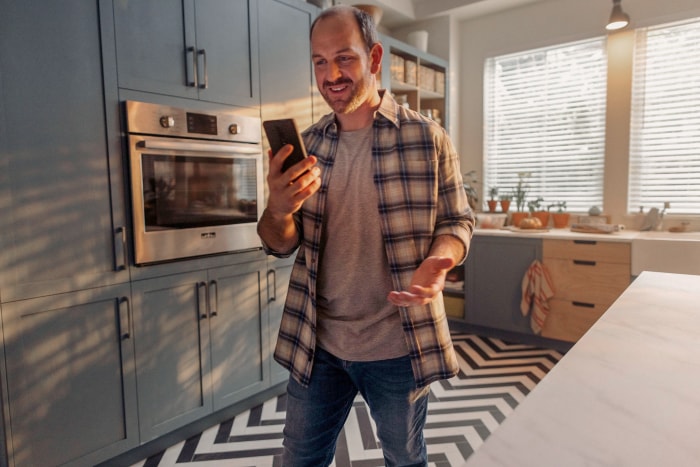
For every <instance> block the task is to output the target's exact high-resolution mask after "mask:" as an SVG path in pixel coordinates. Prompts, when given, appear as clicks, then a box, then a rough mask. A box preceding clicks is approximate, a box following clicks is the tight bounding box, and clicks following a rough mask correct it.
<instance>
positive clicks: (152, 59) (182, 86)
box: [113, 0, 259, 107]
mask: <svg viewBox="0 0 700 467" xmlns="http://www.w3.org/2000/svg"><path fill="white" fill-rule="evenodd" d="M113 5H114V32H115V38H116V55H117V68H118V77H119V87H120V88H122V89H129V90H134V91H144V92H149V93H155V94H163V95H168V96H176V97H185V98H190V99H199V100H203V101H208V102H216V103H221V104H228V105H238V106H249V107H257V106H258V105H259V80H258V60H257V56H258V53H257V44H256V40H257V39H256V38H257V29H256V24H257V21H256V17H257V1H256V0H235V1H231V0H157V1H155V0H152V1H136V2H135V1H132V2H125V1H120V0H115V1H114V2H113Z"/></svg>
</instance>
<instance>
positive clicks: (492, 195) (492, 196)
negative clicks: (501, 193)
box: [489, 187, 498, 201]
mask: <svg viewBox="0 0 700 467" xmlns="http://www.w3.org/2000/svg"><path fill="white" fill-rule="evenodd" d="M497 196H498V188H496V187H494V188H490V189H489V199H490V200H491V201H496V197H497Z"/></svg>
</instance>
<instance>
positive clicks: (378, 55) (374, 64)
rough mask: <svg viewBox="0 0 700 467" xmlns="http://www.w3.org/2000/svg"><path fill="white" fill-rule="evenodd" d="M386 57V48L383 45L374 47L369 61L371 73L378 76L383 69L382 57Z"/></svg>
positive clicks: (370, 52)
mask: <svg viewBox="0 0 700 467" xmlns="http://www.w3.org/2000/svg"><path fill="white" fill-rule="evenodd" d="M383 56H384V47H382V44H380V43H379V42H377V43H376V44H374V45H373V46H372V48H371V49H370V51H369V60H370V68H369V70H370V72H371V73H372V74H373V75H376V74H377V73H379V70H381V69H382V57H383Z"/></svg>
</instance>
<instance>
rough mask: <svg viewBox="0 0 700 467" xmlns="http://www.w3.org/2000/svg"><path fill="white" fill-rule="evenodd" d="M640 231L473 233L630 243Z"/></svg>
mask: <svg viewBox="0 0 700 467" xmlns="http://www.w3.org/2000/svg"><path fill="white" fill-rule="evenodd" d="M639 233H640V232H638V231H632V230H623V231H621V232H613V233H610V234H591V233H581V232H572V231H571V230H569V229H568V228H567V229H549V230H547V231H546V232H543V231H538V230H533V231H528V230H527V229H520V230H511V229H507V228H503V229H474V235H484V236H500V237H507V236H511V237H513V236H514V237H522V238H551V239H557V240H576V239H581V240H598V241H601V242H603V241H606V242H627V243H630V242H631V241H632V240H633V239H634V238H635V237H637V235H638V234H639Z"/></svg>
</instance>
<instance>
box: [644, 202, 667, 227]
mask: <svg viewBox="0 0 700 467" xmlns="http://www.w3.org/2000/svg"><path fill="white" fill-rule="evenodd" d="M670 207H671V203H669V202H668V201H666V202H665V203H664V208H663V209H662V210H661V211H659V209H658V208H651V209H649V211H648V212H647V215H646V217H645V218H644V222H642V226H641V227H640V228H639V230H641V231H648V230H661V227H662V225H663V222H664V214H666V209H670ZM640 212H641V211H640Z"/></svg>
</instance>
